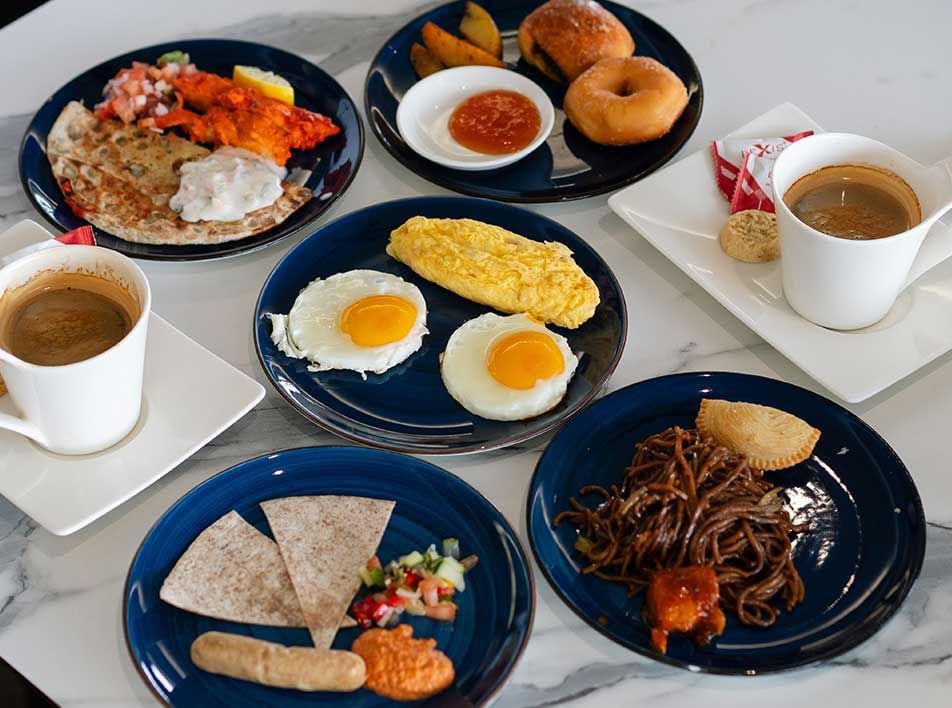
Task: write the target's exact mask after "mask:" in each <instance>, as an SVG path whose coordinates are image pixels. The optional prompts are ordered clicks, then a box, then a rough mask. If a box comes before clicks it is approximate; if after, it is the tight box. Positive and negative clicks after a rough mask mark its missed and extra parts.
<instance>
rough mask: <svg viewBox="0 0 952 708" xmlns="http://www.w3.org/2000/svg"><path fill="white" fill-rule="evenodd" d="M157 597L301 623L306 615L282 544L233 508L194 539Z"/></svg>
mask: <svg viewBox="0 0 952 708" xmlns="http://www.w3.org/2000/svg"><path fill="white" fill-rule="evenodd" d="M159 597H160V598H162V599H163V600H165V602H167V603H169V604H170V605H175V606H176V607H178V608H180V609H183V610H188V611H189V612H194V613H196V614H199V615H205V616H207V617H215V618H217V619H222V620H228V621H231V622H247V623H249V624H267V625H274V626H278V627H303V626H304V625H305V623H304V615H303V614H302V613H301V606H300V604H298V599H297V595H295V593H294V587H293V586H292V585H291V578H290V577H288V571H287V569H286V568H285V567H284V561H283V560H281V554H280V553H279V552H278V547H277V545H276V544H275V543H274V541H272V540H271V539H270V538H268V537H267V536H265V535H264V534H263V533H261V532H260V531H258V529H256V528H255V527H254V526H252V525H251V524H249V523H248V522H247V521H245V520H244V519H243V518H241V516H240V515H239V514H238V513H237V512H235V511H230V512H228V513H227V514H225V515H224V516H223V517H221V518H220V519H218V521H216V522H215V523H214V524H212V525H211V526H209V527H208V528H207V529H205V530H204V531H202V532H201V533H200V534H199V535H198V537H197V538H196V539H195V540H194V541H192V544H191V545H190V546H189V547H188V549H187V550H186V551H185V553H183V554H182V557H181V558H179V559H178V562H177V563H176V564H175V567H174V568H172V572H171V573H169V575H168V577H167V578H166V579H165V582H164V583H162V589H161V590H160V591H159Z"/></svg>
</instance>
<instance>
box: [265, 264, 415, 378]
mask: <svg viewBox="0 0 952 708" xmlns="http://www.w3.org/2000/svg"><path fill="white" fill-rule="evenodd" d="M270 319H271V327H272V330H271V339H272V341H273V342H274V343H275V345H276V346H277V347H278V349H280V350H281V351H282V352H284V353H285V354H287V355H288V356H290V357H294V358H296V359H307V360H308V361H310V362H311V364H310V366H309V367H308V368H309V370H311V371H328V370H331V369H347V370H350V371H357V372H359V373H360V374H362V375H364V376H366V372H368V371H370V372H373V373H375V374H382V373H383V372H385V371H387V370H389V369H391V368H393V367H394V366H396V365H397V364H400V363H401V362H403V361H405V360H406V359H407V357H409V356H410V355H411V354H413V352H415V351H417V350H418V349H419V348H420V346H421V345H422V344H423V337H424V335H426V333H427V329H426V302H425V301H424V299H423V295H422V294H421V293H420V290H419V288H417V287H416V286H415V285H413V284H412V283H408V282H406V281H405V280H404V279H403V278H401V277H399V276H396V275H392V274H390V273H383V272H380V271H372V270H352V271H349V272H346V273H336V274H334V275H332V276H330V277H329V278H317V279H316V280H313V281H312V282H311V283H310V284H309V285H308V286H307V287H305V288H304V289H303V290H301V293H300V294H299V295H298V297H297V299H296V300H295V301H294V305H293V306H292V307H291V311H290V312H289V313H288V314H287V315H270Z"/></svg>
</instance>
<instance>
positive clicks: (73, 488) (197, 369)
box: [0, 221, 264, 536]
mask: <svg viewBox="0 0 952 708" xmlns="http://www.w3.org/2000/svg"><path fill="white" fill-rule="evenodd" d="M43 238H49V232H47V231H46V229H44V228H43V227H41V226H40V225H39V224H36V223H34V222H31V221H23V222H20V223H19V224H17V225H16V226H14V227H13V228H11V229H10V230H9V231H7V232H5V233H3V234H0V255H2V254H5V253H11V252H13V251H14V250H17V249H18V248H22V247H23V246H26V245H29V244H30V243H34V242H36V241H39V240H41V239H43ZM151 317H152V319H151V321H150V323H149V338H148V342H147V344H146V355H145V380H144V384H143V407H142V417H141V418H140V419H139V423H138V425H137V426H136V427H135V429H134V430H133V431H132V432H131V433H130V434H129V435H128V436H127V437H126V438H125V440H123V441H122V442H120V443H119V444H117V445H115V446H113V447H111V448H109V449H108V450H105V451H103V452H100V453H96V454H93V455H80V456H66V455H56V454H53V453H50V452H46V451H45V450H43V449H42V448H41V447H39V446H37V445H36V444H34V443H33V442H31V441H29V440H28V439H27V438H25V437H23V436H21V435H16V434H15V433H11V432H8V431H6V430H0V494H2V495H3V496H4V497H6V498H7V499H9V500H10V501H11V502H12V503H14V504H16V505H17V506H18V507H19V508H20V509H22V510H23V511H24V512H25V513H27V514H29V515H30V516H31V517H32V518H33V519H34V520H35V521H36V522H37V523H39V524H41V525H42V526H43V527H44V528H46V529H47V530H48V531H50V532H51V533H54V534H56V535H58V536H65V535H67V534H71V533H73V532H75V531H78V530H79V529H81V528H83V527H84V526H86V525H87V524H89V523H91V522H93V521H95V520H96V519H98V518H99V517H100V516H102V515H103V514H105V513H106V512H108V511H110V510H112V509H114V508H115V507H117V506H119V505H120V504H121V503H122V502H124V501H126V500H127V499H129V498H130V497H133V496H135V495H136V494H138V493H139V492H141V491H142V490H143V489H145V488H146V487H148V486H149V485H150V484H152V483H153V482H155V481H156V480H157V479H159V478H160V477H162V476H163V475H165V474H166V473H167V472H169V471H170V470H172V469H173V468H174V467H176V466H177V465H178V464H179V463H181V462H182V461H183V460H185V459H186V458H187V457H189V456H190V455H192V454H193V453H194V452H195V451H196V450H198V449H199V448H200V447H202V446H203V445H204V444H205V443H207V442H208V441H209V440H211V439H212V438H214V437H215V436H216V435H218V434H219V433H221V432H222V431H223V430H225V429H226V428H228V427H229V426H231V425H232V424H233V423H234V422H235V421H237V420H238V419H239V418H241V417H242V416H243V415H244V414H245V413H247V412H248V411H249V410H251V409H252V408H253V407H254V405H255V404H256V403H257V402H258V401H260V400H261V399H262V398H263V397H264V388H263V387H262V386H261V384H259V383H258V382H257V381H255V380H254V379H251V378H249V377H248V376H246V375H245V374H243V373H241V372H240V371H238V370H237V369H236V368H234V367H233V366H231V365H230V364H228V363H226V362H225V361H223V360H221V359H219V358H218V357H217V356H215V355H214V354H212V353H211V352H210V351H208V350H207V349H205V348H204V347H202V346H200V345H199V344H197V343H196V342H194V341H192V340H191V339H189V338H188V337H186V336H185V335H184V334H182V333H181V332H179V331H178V330H177V329H175V328H174V327H173V326H172V325H170V324H169V323H168V322H166V321H165V320H163V319H162V318H161V317H159V316H158V315H156V314H154V313H153V314H152V315H151ZM0 410H3V411H5V412H8V413H15V412H16V409H15V408H14V406H13V402H12V401H11V400H10V397H9V396H3V397H2V398H0Z"/></svg>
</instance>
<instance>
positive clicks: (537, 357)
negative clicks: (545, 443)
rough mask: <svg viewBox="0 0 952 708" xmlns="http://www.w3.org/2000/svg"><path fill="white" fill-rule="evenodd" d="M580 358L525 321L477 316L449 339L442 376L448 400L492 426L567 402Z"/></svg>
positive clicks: (522, 318) (559, 340)
mask: <svg viewBox="0 0 952 708" xmlns="http://www.w3.org/2000/svg"><path fill="white" fill-rule="evenodd" d="M577 366H578V357H576V356H575V354H573V353H572V350H571V349H569V345H568V341H567V340H566V339H565V337H563V336H561V335H559V334H556V333H555V332H550V331H549V330H547V329H546V328H545V326H544V325H541V324H539V323H538V322H537V321H535V320H533V319H532V318H531V317H529V316H528V315H524V314H521V315H509V316H508V317H501V316H500V315H496V314H494V313H491V312H489V313H486V314H485V315H480V316H479V317H476V318H474V319H472V320H469V321H468V322H465V323H463V324H462V325H461V326H460V327H459V328H458V329H457V330H456V331H455V332H453V334H452V335H451V336H450V338H449V341H448V342H447V343H446V351H445V352H444V353H443V359H442V362H441V366H440V371H441V373H442V376H443V383H444V384H445V386H446V390H447V391H449V393H450V395H451V396H452V397H453V398H455V399H456V400H457V401H458V402H459V404H460V405H461V406H463V408H465V409H466V410H468V411H469V412H470V413H473V414H475V415H478V416H481V417H483V418H489V419H490V420H523V419H525V418H531V417H533V416H536V415H539V414H541V413H545V412H546V411H547V410H550V409H552V408H554V407H555V406H556V405H558V403H559V401H561V400H562V398H563V397H564V396H565V391H566V389H567V388H568V383H569V380H570V379H571V378H572V375H573V374H574V373H575V369H576V367H577Z"/></svg>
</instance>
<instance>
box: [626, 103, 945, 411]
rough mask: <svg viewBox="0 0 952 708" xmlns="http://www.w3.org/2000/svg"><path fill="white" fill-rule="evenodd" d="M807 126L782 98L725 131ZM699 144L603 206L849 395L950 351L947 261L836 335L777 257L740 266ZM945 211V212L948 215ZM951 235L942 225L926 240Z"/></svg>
mask: <svg viewBox="0 0 952 708" xmlns="http://www.w3.org/2000/svg"><path fill="white" fill-rule="evenodd" d="M810 128H813V129H814V130H816V131H820V130H822V129H821V128H820V126H818V125H817V124H816V122H814V121H813V120H812V119H811V118H810V117H809V116H807V115H806V114H805V113H803V111H801V110H800V109H799V108H797V107H796V106H794V105H793V104H791V103H785V104H783V105H780V106H777V107H776V108H774V109H772V110H770V111H768V112H767V113H765V114H763V115H762V116H760V117H759V118H756V119H755V120H753V121H751V122H750V123H748V124H747V125H745V126H743V127H742V128H739V129H738V130H736V131H734V132H733V133H731V136H732V137H742V136H747V137H761V136H762V137H770V136H777V135H789V134H791V133H795V132H798V131H800V130H806V129H810ZM713 170H714V168H713V164H712V158H711V154H710V150H709V149H707V148H705V149H703V150H699V151H698V152H696V153H694V154H693V155H691V156H690V157H686V158H685V159H683V160H681V161H679V162H677V163H675V164H674V165H672V166H671V167H668V168H666V169H664V170H662V171H660V172H658V173H656V174H654V175H652V176H651V177H649V178H647V179H645V180H642V181H641V182H638V183H637V184H635V185H632V186H631V187H628V188H627V189H624V190H622V191H620V192H618V193H616V194H614V195H612V197H611V198H610V199H609V200H608V205H609V206H610V207H611V208H612V210H613V211H614V212H615V213H616V214H618V215H619V216H620V217H621V218H622V219H624V220H625V221H626V222H628V224H629V225H631V227H632V228H634V229H635V230H636V231H638V232H639V233H640V234H641V235H642V236H644V237H645V239H647V240H648V242H649V243H651V244H652V245H653V246H654V247H655V248H657V249H658V250H659V251H661V253H663V254H664V255H665V256H666V257H667V258H668V259H669V260H670V261H671V262H672V263H674V264H675V265H677V266H678V267H679V268H680V269H681V270H683V271H684V272H685V273H686V274H687V275H688V276H690V277H691V279H693V280H694V281H695V282H696V283H697V284H698V285H700V286H701V287H702V288H704V289H705V290H707V292H708V293H710V294H711V295H712V296H713V297H714V298H715V299H716V300H717V301H718V302H720V303H721V304H722V305H723V306H724V307H726V308H727V309H728V310H730V311H731V312H732V313H733V314H734V315H735V316H736V317H738V318H739V319H740V320H741V321H742V322H743V323H744V324H746V325H747V326H748V327H750V328H751V329H752V330H754V331H755V332H756V333H757V334H759V335H760V336H761V337H763V339H764V340H766V341H767V342H768V343H769V344H770V345H771V346H773V347H774V348H776V349H777V350H778V351H779V352H780V353H781V354H783V355H784V356H786V357H787V358H788V359H790V361H792V362H793V363H794V364H796V365H797V366H799V367H800V368H801V369H803V370H804V371H805V372H806V373H807V374H809V375H810V376H812V377H813V378H814V379H816V380H817V381H819V382H820V383H821V384H823V385H824V386H825V387H826V388H828V389H829V390H830V391H832V392H833V393H834V394H836V395H837V396H839V397H840V398H842V399H843V400H845V401H848V402H850V403H857V402H859V401H863V400H865V399H867V398H869V397H870V396H872V395H874V394H876V393H879V392H880V391H882V390H883V389H884V388H886V387H887V386H890V385H891V384H894V383H896V382H897V381H899V380H900V379H902V378H904V377H905V376H908V375H909V374H911V373H912V372H914V371H916V370H917V369H919V368H920V367H922V366H925V365H926V364H928V363H929V362H930V361H932V360H933V359H935V358H936V357H937V356H939V355H940V354H944V353H945V352H947V351H948V350H949V349H952V259H950V260H947V261H945V262H944V263H941V264H940V265H938V266H936V267H935V268H933V269H932V270H930V271H928V272H927V273H926V274H925V275H923V276H922V277H920V278H919V279H918V280H917V281H916V282H915V283H913V284H912V285H911V286H910V287H908V288H907V289H906V290H905V291H904V292H903V293H902V294H901V295H900V296H899V299H898V300H897V301H896V304H895V305H894V306H893V309H892V310H891V311H890V312H889V314H888V315H886V317H885V318H884V319H883V320H882V321H880V322H878V323H876V324H875V325H873V326H871V327H867V328H865V329H860V330H855V331H852V332H838V331H835V330H830V329H826V328H824V327H820V326H819V325H815V324H813V323H812V322H808V321H807V320H805V319H803V318H802V317H800V315H798V314H797V313H796V312H794V311H793V310H792V309H791V308H790V306H789V305H788V304H787V302H786V300H784V298H783V290H782V288H781V284H780V263H779V261H774V262H772V263H757V264H754V263H741V262H740V261H735V260H734V259H732V258H730V257H728V256H727V255H725V254H724V252H723V251H722V250H721V248H720V245H719V244H718V241H717V235H718V232H719V231H720V230H721V227H722V226H723V225H724V222H725V221H726V220H727V217H728V214H729V210H728V204H727V202H726V201H725V200H724V197H723V196H722V195H721V193H720V192H719V191H718V190H717V186H716V185H715V183H714V174H713ZM948 218H949V217H948V216H947V217H946V219H948ZM926 238H929V239H942V240H948V241H952V228H950V227H949V226H948V224H946V223H944V222H942V221H939V222H938V223H937V224H936V225H935V227H933V229H932V230H931V231H930V232H929V235H928V236H927V237H926Z"/></svg>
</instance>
